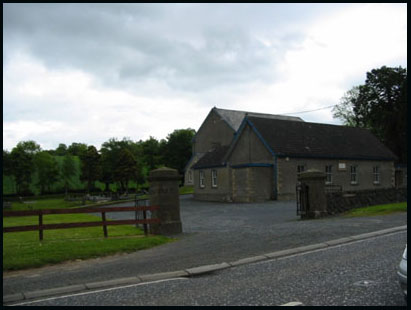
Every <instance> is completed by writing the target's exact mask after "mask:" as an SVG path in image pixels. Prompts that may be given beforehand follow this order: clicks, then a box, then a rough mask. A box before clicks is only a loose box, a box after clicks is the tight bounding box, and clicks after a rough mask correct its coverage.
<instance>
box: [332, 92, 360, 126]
mask: <svg viewBox="0 0 411 310" xmlns="http://www.w3.org/2000/svg"><path fill="white" fill-rule="evenodd" d="M359 93H360V87H359V86H354V87H353V88H352V89H350V90H349V91H347V92H346V93H345V94H344V96H343V97H342V98H341V99H340V103H339V104H338V105H336V106H334V108H333V109H332V112H333V117H334V118H338V119H340V120H341V121H342V122H343V124H344V125H346V126H351V127H356V126H357V124H356V119H355V115H354V111H353V107H354V103H355V102H356V100H357V99H358V96H359Z"/></svg>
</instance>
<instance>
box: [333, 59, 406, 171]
mask: <svg viewBox="0 0 411 310" xmlns="http://www.w3.org/2000/svg"><path fill="white" fill-rule="evenodd" d="M334 117H336V118H339V119H341V120H342V121H343V122H344V123H345V124H348V125H353V126H356V127H362V128H367V129H370V130H371V132H372V133H373V134H375V136H376V137H377V138H379V139H380V140H381V141H382V142H383V143H384V144H385V145H386V146H387V147H388V148H390V149H391V151H393V152H394V153H395V154H396V155H397V156H398V157H399V160H400V161H401V162H404V163H406V162H407V134H406V132H407V69H404V68H401V67H398V68H390V67H386V66H383V67H381V68H379V69H373V70H371V72H367V78H366V80H365V84H364V85H359V86H356V87H354V88H353V89H352V90H351V93H350V92H348V93H347V95H346V97H345V99H344V97H343V99H342V102H341V103H340V106H339V108H336V109H335V113H334Z"/></svg>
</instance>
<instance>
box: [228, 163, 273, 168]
mask: <svg viewBox="0 0 411 310" xmlns="http://www.w3.org/2000/svg"><path fill="white" fill-rule="evenodd" d="M272 166H273V164H266V163H246V164H240V165H231V168H246V167H272Z"/></svg>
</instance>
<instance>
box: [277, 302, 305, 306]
mask: <svg viewBox="0 0 411 310" xmlns="http://www.w3.org/2000/svg"><path fill="white" fill-rule="evenodd" d="M302 305H303V303H302V302H299V301H291V302H288V303H286V304H284V305H280V306H286V307H293V306H302Z"/></svg>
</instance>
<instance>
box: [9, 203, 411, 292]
mask: <svg viewBox="0 0 411 310" xmlns="http://www.w3.org/2000/svg"><path fill="white" fill-rule="evenodd" d="M121 205H122V206H125V205H134V203H124V204H121ZM125 213H126V212H123V213H117V214H116V213H111V215H110V217H111V218H121V217H123V216H125ZM180 213H181V219H182V223H183V234H181V235H179V236H178V240H177V241H176V242H172V243H168V244H164V245H161V246H158V247H155V248H151V249H148V250H143V251H138V252H135V253H131V254H123V255H115V256H111V257H106V258H100V259H92V260H87V261H81V262H73V263H65V264H59V265H56V266H50V267H44V268H39V269H33V270H29V271H24V272H10V273H6V274H3V294H4V295H8V294H13V293H17V292H21V291H31V290H39V289H46V288H51V287H59V286H66V285H72V284H79V283H84V282H85V280H87V282H94V281H104V280H110V279H116V278H122V277H129V276H132V275H142V274H150V273H157V272H166V271H174V270H181V269H186V268H191V267H196V266H201V265H208V264H216V263H221V262H224V261H226V262H227V261H234V260H237V259H241V258H245V257H250V256H255V255H260V254H264V253H269V252H274V251H277V250H282V249H288V248H294V247H296V246H302V245H308V244H313V243H318V242H324V241H328V240H332V239H338V238H342V237H347V236H352V235H357V234H361V233H366V232H371V231H376V230H381V229H385V228H389V227H396V226H402V225H406V224H407V213H405V212H402V213H396V214H391V215H385V216H373V217H357V218H345V217H338V216H337V217H329V218H323V219H316V220H304V221H302V220H300V219H299V217H297V216H296V204H295V201H269V202H264V203H238V204H233V203H211V202H198V201H195V200H193V198H192V196H191V195H186V196H182V198H181V200H180ZM109 214H110V213H108V215H109ZM129 216H130V215H129Z"/></svg>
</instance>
